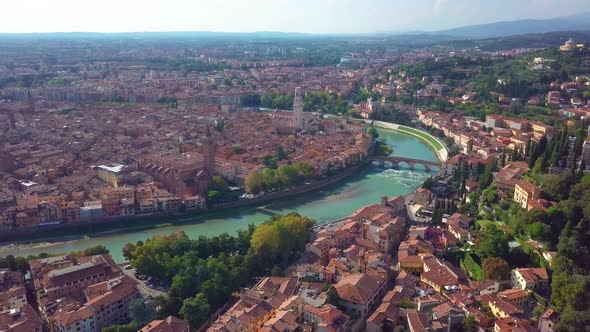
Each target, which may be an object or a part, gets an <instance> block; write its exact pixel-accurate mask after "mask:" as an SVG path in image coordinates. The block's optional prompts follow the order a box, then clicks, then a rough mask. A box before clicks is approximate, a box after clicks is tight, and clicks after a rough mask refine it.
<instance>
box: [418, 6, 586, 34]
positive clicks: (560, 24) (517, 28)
mask: <svg viewBox="0 0 590 332" xmlns="http://www.w3.org/2000/svg"><path fill="white" fill-rule="evenodd" d="M584 30H590V12H586V13H582V14H577V15H572V16H562V17H556V18H549V19H524V20H516V21H504V22H495V23H488V24H478V25H470V26H464V27H459V28H453V29H448V30H441V31H436V32H428V34H439V35H447V36H452V37H455V38H494V37H507V36H514V35H525V34H537V33H546V32H554V31H584Z"/></svg>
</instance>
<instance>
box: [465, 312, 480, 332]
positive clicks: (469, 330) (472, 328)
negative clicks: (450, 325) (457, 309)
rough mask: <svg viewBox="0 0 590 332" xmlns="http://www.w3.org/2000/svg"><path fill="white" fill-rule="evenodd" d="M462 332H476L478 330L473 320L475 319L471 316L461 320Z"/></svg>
mask: <svg viewBox="0 0 590 332" xmlns="http://www.w3.org/2000/svg"><path fill="white" fill-rule="evenodd" d="M462 325H463V326H462V327H463V332H477V331H478V330H479V328H478V326H477V321H476V320H475V317H473V316H471V315H470V316H467V317H465V319H464V320H463V324H462Z"/></svg>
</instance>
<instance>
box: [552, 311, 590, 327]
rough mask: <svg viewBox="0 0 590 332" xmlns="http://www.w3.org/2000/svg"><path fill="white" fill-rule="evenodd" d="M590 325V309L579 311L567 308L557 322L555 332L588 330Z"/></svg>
mask: <svg viewBox="0 0 590 332" xmlns="http://www.w3.org/2000/svg"><path fill="white" fill-rule="evenodd" d="M588 326H590V310H584V311H578V310H573V309H570V308H566V309H565V310H564V311H563V312H562V313H561V316H560V318H559V322H558V323H557V324H555V330H554V331H555V332H578V331H588Z"/></svg>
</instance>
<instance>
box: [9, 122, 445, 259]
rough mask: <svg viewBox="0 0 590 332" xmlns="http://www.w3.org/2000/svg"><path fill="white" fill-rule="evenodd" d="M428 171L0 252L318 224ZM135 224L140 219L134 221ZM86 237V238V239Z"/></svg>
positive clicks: (407, 185)
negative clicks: (277, 223)
mask: <svg viewBox="0 0 590 332" xmlns="http://www.w3.org/2000/svg"><path fill="white" fill-rule="evenodd" d="M378 132H379V135H380V140H382V141H384V142H386V143H388V144H389V145H391V146H392V147H393V151H394V152H393V155H395V156H401V157H406V158H412V159H420V160H429V161H433V162H436V161H437V158H436V156H435V154H434V152H433V151H432V150H431V149H430V148H429V147H428V146H427V145H426V144H425V143H423V142H422V141H420V140H419V139H418V138H416V137H413V136H409V135H405V134H401V133H397V132H394V131H391V130H387V129H378ZM429 176H430V175H429V173H426V172H423V171H417V172H413V171H411V170H409V169H397V170H394V169H386V168H381V167H375V166H368V167H367V168H366V169H364V170H363V171H361V172H360V173H359V174H356V175H353V176H351V177H350V178H348V179H346V180H343V181H342V182H341V183H339V184H336V185H332V186H330V187H326V188H324V189H322V190H320V191H318V192H313V193H308V194H304V195H301V196H298V197H291V198H287V199H279V200H277V201H273V202H270V203H268V202H267V203H264V204H262V205H261V206H258V207H256V206H251V207H244V208H237V209H232V210H230V211H223V212H218V213H215V214H210V215H207V216H206V217H202V216H201V217H200V216H186V217H180V218H176V219H170V218H169V219H165V218H163V219H162V220H161V222H159V221H157V222H151V223H150V225H149V226H146V227H145V228H142V229H140V230H138V229H137V228H132V229H120V230H117V229H116V230H111V231H109V232H108V234H79V235H77V236H76V239H74V240H72V239H69V241H63V239H62V241H61V242H55V243H31V244H28V245H20V244H19V245H14V246H11V247H7V246H5V247H3V248H1V249H0V255H2V256H6V255H8V254H12V255H15V256H27V255H34V254H39V253H42V252H47V253H65V252H70V251H77V250H82V249H85V248H88V247H92V246H96V245H104V246H106V247H107V248H108V249H109V250H110V253H111V255H112V256H113V258H114V259H115V260H116V261H118V262H122V261H123V260H124V258H123V256H122V252H121V249H122V247H123V246H124V245H125V243H127V242H132V243H135V242H137V241H139V240H142V241H145V240H146V239H148V238H150V237H152V236H155V235H169V234H171V233H174V232H179V231H184V232H185V233H186V234H187V235H188V236H189V237H191V238H195V237H197V236H200V235H205V236H214V235H218V234H221V233H223V232H227V233H229V234H235V232H236V231H237V230H239V229H244V228H246V227H247V226H248V224H249V223H253V224H260V223H262V222H263V221H264V220H266V219H268V218H269V217H271V216H272V215H275V214H286V213H289V212H292V211H294V212H297V213H299V214H301V215H304V216H307V217H310V218H312V219H315V220H316V221H317V223H318V224H322V223H326V222H329V221H332V220H335V219H340V218H343V217H346V216H348V215H350V214H352V213H353V212H354V211H356V210H357V209H358V208H360V207H362V206H365V205H368V204H378V203H379V202H380V200H381V197H382V196H389V197H393V196H397V195H405V194H408V193H410V192H412V191H413V190H415V189H416V188H417V187H418V186H420V185H421V184H422V183H423V182H424V181H425V180H426V179H427V178H428V177H429ZM137 223H138V226H140V225H141V220H137ZM85 237H86V238H85Z"/></svg>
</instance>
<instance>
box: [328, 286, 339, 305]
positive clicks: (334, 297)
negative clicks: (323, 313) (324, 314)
mask: <svg viewBox="0 0 590 332" xmlns="http://www.w3.org/2000/svg"><path fill="white" fill-rule="evenodd" d="M326 303H328V304H331V305H338V304H339V303H340V296H339V295H338V292H337V291H336V288H335V287H334V286H332V287H330V288H329V289H328V291H327V292H326Z"/></svg>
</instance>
